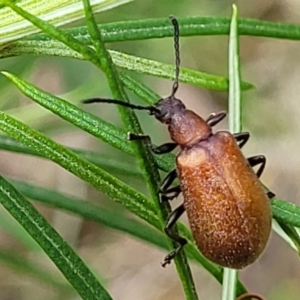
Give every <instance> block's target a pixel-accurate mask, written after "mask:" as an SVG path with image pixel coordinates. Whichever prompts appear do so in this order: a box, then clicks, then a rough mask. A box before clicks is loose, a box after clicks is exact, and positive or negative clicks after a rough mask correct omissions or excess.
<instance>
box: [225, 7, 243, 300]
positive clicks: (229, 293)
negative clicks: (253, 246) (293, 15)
mask: <svg viewBox="0 0 300 300" xmlns="http://www.w3.org/2000/svg"><path fill="white" fill-rule="evenodd" d="M232 8H233V13H232V19H231V24H230V35H229V51H228V52H229V58H228V62H229V67H228V68H229V95H228V96H229V100H228V106H229V107H228V120H229V124H228V126H229V130H230V132H232V133H235V132H240V131H241V108H242V107H241V84H240V81H241V80H240V77H241V76H240V66H239V45H238V43H239V37H238V26H237V22H238V21H237V20H238V11H237V7H236V6H235V5H233V6H232ZM237 278H238V273H237V270H234V269H229V268H224V277H223V290H222V300H235V298H236V282H237Z"/></svg>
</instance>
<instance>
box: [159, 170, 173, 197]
mask: <svg viewBox="0 0 300 300" xmlns="http://www.w3.org/2000/svg"><path fill="white" fill-rule="evenodd" d="M176 178H177V170H176V169H174V170H173V171H171V172H170V173H169V174H168V175H167V176H166V177H165V178H164V180H163V181H162V183H161V185H160V188H159V191H160V192H161V193H163V192H165V191H166V190H167V189H168V188H169V187H170V186H171V184H172V183H173V181H174V180H175V179H176Z"/></svg>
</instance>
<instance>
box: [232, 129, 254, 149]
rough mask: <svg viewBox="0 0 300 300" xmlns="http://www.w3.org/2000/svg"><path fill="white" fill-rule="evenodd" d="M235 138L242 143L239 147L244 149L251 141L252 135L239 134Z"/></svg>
mask: <svg viewBox="0 0 300 300" xmlns="http://www.w3.org/2000/svg"><path fill="white" fill-rule="evenodd" d="M233 136H234V138H235V139H236V141H237V142H240V143H239V147H240V148H242V147H243V146H244V145H245V144H246V143H247V141H248V140H249V137H250V133H249V132H239V133H235V134H234V135H233Z"/></svg>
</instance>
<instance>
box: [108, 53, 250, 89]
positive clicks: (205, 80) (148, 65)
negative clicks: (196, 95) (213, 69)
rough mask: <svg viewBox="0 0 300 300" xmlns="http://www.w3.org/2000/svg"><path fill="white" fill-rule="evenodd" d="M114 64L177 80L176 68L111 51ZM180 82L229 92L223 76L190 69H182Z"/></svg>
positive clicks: (244, 85)
mask: <svg viewBox="0 0 300 300" xmlns="http://www.w3.org/2000/svg"><path fill="white" fill-rule="evenodd" d="M110 54H111V57H112V59H113V61H114V63H115V64H116V65H117V66H118V67H120V68H123V69H127V70H130V71H135V72H138V73H141V74H147V75H152V76H155V77H160V78H166V79H171V80H174V79H175V67H174V66H173V65H169V64H164V63H161V62H157V61H154V60H150V59H145V58H141V57H136V56H133V55H128V54H125V53H121V52H118V51H113V50H111V51H110ZM179 80H180V82H183V83H189V84H192V85H195V86H200V87H205V88H208V89H212V90H220V91H223V90H227V89H228V79H227V78H225V77H221V76H216V75H211V74H207V73H203V72H199V71H195V70H192V69H188V68H180V74H179ZM242 88H243V89H245V90H248V89H251V88H253V85H252V84H250V83H247V82H243V84H242Z"/></svg>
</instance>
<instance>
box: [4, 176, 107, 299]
mask: <svg viewBox="0 0 300 300" xmlns="http://www.w3.org/2000/svg"><path fill="white" fill-rule="evenodd" d="M0 202H1V204H2V205H3V206H4V207H5V208H6V209H7V210H8V212H9V213H10V214H11V215H12V216H13V217H14V218H15V219H16V220H17V221H18V222H19V223H20V224H21V225H22V226H23V227H24V228H25V229H26V231H27V232H28V233H29V234H30V235H31V236H32V237H33V238H34V239H35V240H36V241H37V243H38V244H39V245H40V246H41V247H42V248H43V250H44V251H45V252H46V254H47V255H48V256H49V258H51V260H52V261H53V262H54V263H55V265H56V266H57V267H58V268H59V270H60V271H61V272H62V273H63V274H64V276H65V277H66V279H67V280H68V281H69V282H70V283H71V284H72V285H73V287H74V288H75V289H76V290H77V292H78V294H79V295H80V296H81V297H82V299H90V300H91V299H103V300H109V299H111V297H110V296H109V294H108V293H107V291H106V290H105V289H104V288H103V287H102V286H101V285H100V283H99V282H98V281H97V279H96V278H95V276H94V275H93V274H92V273H91V272H90V270H89V269H88V268H87V267H86V266H85V264H84V263H83V262H82V260H81V259H80V258H79V257H78V256H77V254H76V253H75V252H74V251H73V250H72V248H70V247H69V245H68V244H67V243H66V242H65V241H64V240H63V239H62V238H61V237H60V235H59V234H58V233H57V232H56V231H55V230H54V229H53V228H52V227H51V226H50V224H49V223H48V222H47V221H46V220H45V219H44V218H43V217H42V216H41V215H40V214H39V213H38V212H37V210H36V209H35V208H34V207H33V206H32V205H31V204H30V203H29V202H28V201H27V200H26V199H25V198H24V197H23V196H22V195H21V194H20V193H19V192H18V191H17V190H16V189H15V188H14V187H13V186H12V185H11V184H9V183H8V182H7V181H5V180H4V178H3V177H0Z"/></svg>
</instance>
